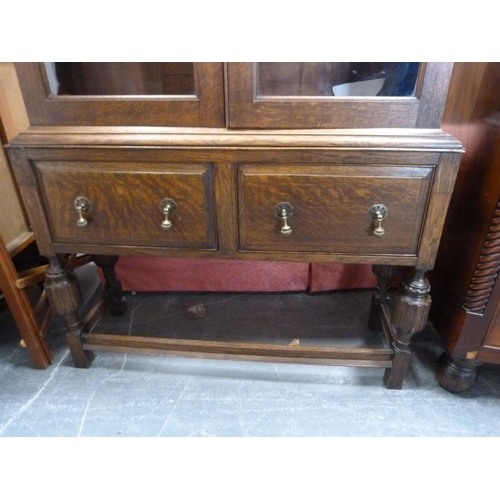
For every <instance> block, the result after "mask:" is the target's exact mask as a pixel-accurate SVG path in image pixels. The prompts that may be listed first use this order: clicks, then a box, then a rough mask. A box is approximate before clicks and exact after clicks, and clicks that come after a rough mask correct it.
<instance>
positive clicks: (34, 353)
mask: <svg viewBox="0 0 500 500" xmlns="http://www.w3.org/2000/svg"><path fill="white" fill-rule="evenodd" d="M17 278H18V274H17V271H16V268H15V266H14V264H13V263H12V259H11V257H10V253H9V252H8V250H7V248H6V246H5V244H4V242H3V240H2V239H1V238H0V288H1V289H2V292H3V294H4V296H5V300H6V302H7V304H8V306H9V309H10V311H11V313H12V316H13V318H14V321H15V323H16V325H17V327H18V329H19V332H20V333H21V337H22V339H23V341H24V344H25V345H26V349H27V350H28V353H29V355H30V358H31V360H32V362H33V365H34V366H35V368H39V369H45V368H47V367H48V366H49V365H50V364H51V363H52V361H53V356H52V353H51V351H50V349H49V346H48V344H47V342H46V341H45V339H44V338H42V337H41V336H40V325H39V323H38V320H37V318H36V315H35V313H34V311H33V307H32V306H31V303H30V301H29V299H28V295H27V294H26V291H25V290H23V289H19V288H18V287H17V286H16V280H17Z"/></svg>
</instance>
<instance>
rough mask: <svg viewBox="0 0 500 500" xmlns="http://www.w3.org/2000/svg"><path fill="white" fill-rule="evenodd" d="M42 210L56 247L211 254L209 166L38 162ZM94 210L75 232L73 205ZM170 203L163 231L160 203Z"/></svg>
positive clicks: (214, 240) (212, 229) (211, 225)
mask: <svg viewBox="0 0 500 500" xmlns="http://www.w3.org/2000/svg"><path fill="white" fill-rule="evenodd" d="M35 166H36V169H37V172H38V177H39V180H40V185H41V189H42V194H43V199H44V205H45V207H46V213H47V217H48V220H49V224H50V228H51V232H52V235H53V238H54V241H55V242H64V241H71V242H86V243H100V244H121V245H132V244H136V245H148V244H149V245H153V246H159V247H177V248H183V247H188V248H189V247H190V248H215V247H216V237H215V222H214V213H213V210H214V208H213V195H212V167H211V166H210V165H189V164H188V165H172V164H153V163H150V164H148V163H133V164H127V163H110V162H108V163H106V162H102V163H94V162H84V161H81V162H70V163H59V162H37V163H36V164H35ZM78 196H85V197H86V198H88V199H89V200H90V202H91V204H92V211H91V212H90V213H89V215H88V217H87V218H88V220H89V223H88V225H87V226H86V227H78V226H77V224H76V221H77V219H78V216H77V212H76V209H75V208H74V205H73V203H74V200H75V198H76V197H78ZM164 198H171V199H173V200H174V201H175V202H176V203H177V213H176V214H175V215H173V216H172V217H171V220H172V222H173V224H172V227H171V229H169V230H168V231H165V230H163V229H162V228H161V222H162V221H163V215H162V213H161V212H160V209H159V203H160V201H161V200H162V199H164Z"/></svg>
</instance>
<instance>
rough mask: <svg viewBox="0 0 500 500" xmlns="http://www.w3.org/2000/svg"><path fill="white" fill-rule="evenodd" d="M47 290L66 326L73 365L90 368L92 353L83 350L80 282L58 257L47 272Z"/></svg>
mask: <svg viewBox="0 0 500 500" xmlns="http://www.w3.org/2000/svg"><path fill="white" fill-rule="evenodd" d="M45 274H46V279H45V290H46V291H47V297H48V299H49V302H50V305H51V307H52V309H53V310H54V312H55V313H57V314H60V315H62V316H63V318H64V320H65V322H66V326H67V332H66V341H67V342H68V346H69V350H70V352H71V356H72V357H73V363H74V364H75V366H76V367H78V368H88V367H89V366H90V364H91V362H92V357H93V356H92V352H91V351H85V350H84V349H83V343H82V334H83V329H84V326H83V323H82V321H81V319H80V317H79V314H78V309H79V307H80V306H81V304H82V300H81V295H80V290H79V288H78V282H77V279H76V276H75V274H74V272H73V271H72V270H71V269H69V268H67V267H66V268H64V269H63V268H62V267H61V264H60V262H59V259H58V258H57V257H53V258H51V259H50V260H49V266H48V268H47V271H46V273H45Z"/></svg>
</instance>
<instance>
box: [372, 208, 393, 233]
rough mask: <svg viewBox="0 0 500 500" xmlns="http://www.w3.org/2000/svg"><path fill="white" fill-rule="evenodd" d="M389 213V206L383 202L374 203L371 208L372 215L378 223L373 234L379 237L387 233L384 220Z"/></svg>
mask: <svg viewBox="0 0 500 500" xmlns="http://www.w3.org/2000/svg"><path fill="white" fill-rule="evenodd" d="M388 213H389V211H388V210H387V207H386V206H385V205H382V204H381V203H378V204H376V205H373V207H372V208H370V217H371V219H372V220H373V221H374V222H375V224H376V227H375V229H374V230H373V234H374V235H375V236H377V237H378V238H381V237H382V236H384V234H385V229H384V228H383V227H382V221H383V220H384V219H386V218H387V214H388Z"/></svg>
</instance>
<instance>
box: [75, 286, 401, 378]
mask: <svg viewBox="0 0 500 500" xmlns="http://www.w3.org/2000/svg"><path fill="white" fill-rule="evenodd" d="M370 296H371V292H369V291H349V292H345V291H344V292H333V293H322V294H308V293H302V292H299V293H279V294H278V293H244V294H243V293H199V294H183V293H143V294H128V296H127V302H128V311H127V313H126V314H125V316H124V317H120V318H116V317H112V316H110V315H108V314H107V315H105V316H104V317H103V318H101V320H100V321H99V322H98V323H97V324H96V325H95V326H94V328H93V329H92V331H90V332H88V333H85V334H84V335H83V348H84V349H85V350H89V351H108V352H135V353H142V354H164V355H170V356H184V357H196V358H199V357H207V358H215V359H238V360H247V361H270V362H275V363H303V364H324V365H337V366H360V367H379V368H390V367H392V359H393V356H394V351H393V349H392V348H391V347H390V344H389V342H388V341H387V339H386V338H385V336H384V334H383V333H381V332H372V331H370V330H369V329H368V327H367V324H366V323H367V319H368V314H369V304H370ZM104 330H105V331H107V332H110V331H116V332H118V333H98V332H102V331H104ZM120 332H121V333H120ZM123 332H128V334H124V333H123Z"/></svg>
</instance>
